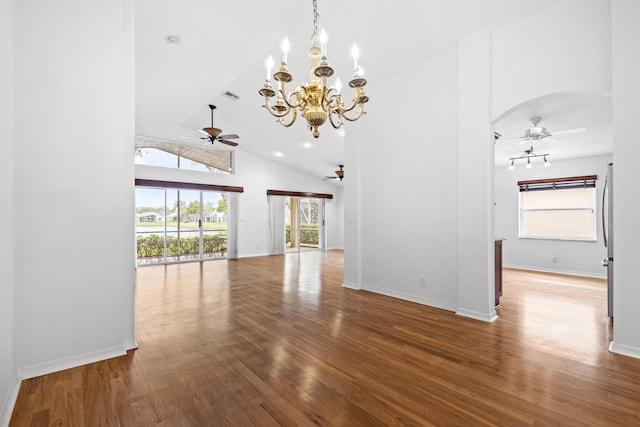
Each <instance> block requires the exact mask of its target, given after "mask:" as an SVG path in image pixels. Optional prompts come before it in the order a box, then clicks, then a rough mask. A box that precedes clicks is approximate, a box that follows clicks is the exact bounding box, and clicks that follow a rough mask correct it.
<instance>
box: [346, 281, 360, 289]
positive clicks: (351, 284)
mask: <svg viewBox="0 0 640 427" xmlns="http://www.w3.org/2000/svg"><path fill="white" fill-rule="evenodd" d="M342 287H343V288H347V289H353V290H355V291H360V290H362V286H361V285H358V284H356V283H349V282H344V283H342Z"/></svg>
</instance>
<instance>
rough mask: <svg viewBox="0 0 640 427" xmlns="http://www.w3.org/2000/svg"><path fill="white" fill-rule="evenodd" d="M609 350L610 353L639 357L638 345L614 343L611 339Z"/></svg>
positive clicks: (639, 349) (639, 348)
mask: <svg viewBox="0 0 640 427" xmlns="http://www.w3.org/2000/svg"><path fill="white" fill-rule="evenodd" d="M609 351H610V352H611V353H616V354H621V355H623V356H628V357H633V358H634V359H640V347H633V346H630V345H624V344H616V343H615V342H614V341H611V344H610V345H609Z"/></svg>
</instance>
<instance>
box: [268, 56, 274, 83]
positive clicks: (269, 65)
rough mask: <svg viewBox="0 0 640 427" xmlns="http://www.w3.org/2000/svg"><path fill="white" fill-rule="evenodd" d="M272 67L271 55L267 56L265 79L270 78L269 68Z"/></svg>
mask: <svg viewBox="0 0 640 427" xmlns="http://www.w3.org/2000/svg"><path fill="white" fill-rule="evenodd" d="M272 69H273V56H271V55H269V57H268V58H267V81H270V80H271V70H272Z"/></svg>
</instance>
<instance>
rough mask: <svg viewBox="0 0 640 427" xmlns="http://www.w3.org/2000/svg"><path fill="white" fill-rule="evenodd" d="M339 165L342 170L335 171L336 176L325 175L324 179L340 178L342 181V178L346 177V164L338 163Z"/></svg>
mask: <svg viewBox="0 0 640 427" xmlns="http://www.w3.org/2000/svg"><path fill="white" fill-rule="evenodd" d="M338 167H339V168H340V170H337V171H334V172H335V174H336V176H325V177H324V180H325V181H326V180H328V179H339V180H340V182H342V179H343V178H344V170H343V168H344V165H338Z"/></svg>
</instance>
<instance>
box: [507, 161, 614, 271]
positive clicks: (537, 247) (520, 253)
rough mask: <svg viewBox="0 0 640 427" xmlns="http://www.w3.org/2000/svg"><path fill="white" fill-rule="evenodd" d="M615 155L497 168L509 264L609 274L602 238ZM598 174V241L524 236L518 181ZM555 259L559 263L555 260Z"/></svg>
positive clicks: (596, 217)
mask: <svg viewBox="0 0 640 427" xmlns="http://www.w3.org/2000/svg"><path fill="white" fill-rule="evenodd" d="M611 161H612V156H611V155H610V154H608V155H602V156H592V157H583V158H578V159H569V160H556V161H553V162H552V163H551V166H549V167H548V168H543V167H537V168H531V169H527V168H524V167H519V168H516V169H514V170H508V169H507V168H506V167H499V168H496V169H495V188H496V191H495V203H496V205H495V233H496V236H499V237H504V238H505V239H506V240H505V241H504V242H503V244H502V260H503V265H504V266H505V267H515V268H522V269H530V270H537V271H550V272H556V273H564V274H577V275H583V276H593V277H606V274H607V272H606V269H604V268H603V267H602V264H601V260H602V259H603V258H605V257H606V255H607V249H606V248H605V247H604V243H603V238H602V225H601V221H602V217H601V213H602V212H601V209H600V208H601V205H602V191H603V187H604V181H605V176H606V175H607V166H608V164H609V163H610V162H611ZM583 175H597V176H598V180H597V182H596V200H595V202H596V209H595V212H594V213H595V220H596V236H597V241H595V242H586V241H573V240H547V239H520V238H518V230H519V198H520V196H519V194H520V193H519V190H518V181H522V180H532V179H547V178H560V177H568V176H583ZM554 258H555V260H556V262H554V261H553V259H554Z"/></svg>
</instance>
